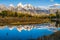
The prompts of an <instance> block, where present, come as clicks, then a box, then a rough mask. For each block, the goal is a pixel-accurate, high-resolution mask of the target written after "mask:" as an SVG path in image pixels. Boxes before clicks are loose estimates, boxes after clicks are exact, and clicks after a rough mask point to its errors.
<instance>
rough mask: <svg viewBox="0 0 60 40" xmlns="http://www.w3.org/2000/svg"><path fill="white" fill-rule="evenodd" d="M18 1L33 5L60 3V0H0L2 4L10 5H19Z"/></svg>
mask: <svg viewBox="0 0 60 40" xmlns="http://www.w3.org/2000/svg"><path fill="white" fill-rule="evenodd" d="M18 3H22V4H32V5H33V6H48V5H53V4H55V3H58V4H60V0H0V4H4V5H6V6H9V4H13V5H15V6H16V5H17V4H18Z"/></svg>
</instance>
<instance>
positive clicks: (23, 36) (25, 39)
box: [0, 24, 54, 40]
mask: <svg viewBox="0 0 60 40" xmlns="http://www.w3.org/2000/svg"><path fill="white" fill-rule="evenodd" d="M46 26H49V24H48V25H46V24H37V25H35V28H32V29H30V30H24V29H23V30H21V31H19V30H18V29H17V26H15V27H14V28H13V29H12V30H10V29H9V27H8V26H5V28H2V29H1V28H0V40H29V39H32V38H33V39H37V38H38V37H42V36H48V35H51V34H53V33H54V32H53V31H52V30H51V29H50V30H49V29H48V28H47V27H46ZM39 27H40V29H39Z"/></svg>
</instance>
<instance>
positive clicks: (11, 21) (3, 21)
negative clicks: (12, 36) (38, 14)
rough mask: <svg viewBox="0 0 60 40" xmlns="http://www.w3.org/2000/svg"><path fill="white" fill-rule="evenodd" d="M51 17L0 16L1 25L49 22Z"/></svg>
mask: <svg viewBox="0 0 60 40" xmlns="http://www.w3.org/2000/svg"><path fill="white" fill-rule="evenodd" d="M49 21H50V19H48V18H46V19H40V18H29V17H26V18H18V17H12V18H0V26H3V25H28V24H41V23H48V22H49Z"/></svg>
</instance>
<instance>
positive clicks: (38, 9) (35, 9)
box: [0, 3, 60, 13]
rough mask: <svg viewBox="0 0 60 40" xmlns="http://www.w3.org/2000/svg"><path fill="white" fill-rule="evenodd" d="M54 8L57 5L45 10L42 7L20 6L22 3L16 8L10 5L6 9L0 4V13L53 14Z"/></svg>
mask: <svg viewBox="0 0 60 40" xmlns="http://www.w3.org/2000/svg"><path fill="white" fill-rule="evenodd" d="M56 6H57V4H56V5H54V6H52V5H50V6H49V7H47V8H43V7H35V6H33V5H31V4H25V5H22V3H19V4H18V5H17V6H14V5H13V4H10V5H9V6H8V7H6V6H5V5H2V4H0V11H3V10H12V11H29V12H32V13H51V12H52V13H53V12H55V11H56ZM51 10H52V11H51ZM59 10H60V9H59Z"/></svg>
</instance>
